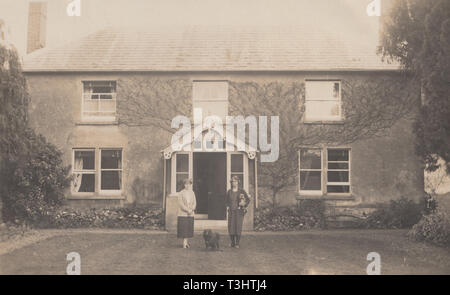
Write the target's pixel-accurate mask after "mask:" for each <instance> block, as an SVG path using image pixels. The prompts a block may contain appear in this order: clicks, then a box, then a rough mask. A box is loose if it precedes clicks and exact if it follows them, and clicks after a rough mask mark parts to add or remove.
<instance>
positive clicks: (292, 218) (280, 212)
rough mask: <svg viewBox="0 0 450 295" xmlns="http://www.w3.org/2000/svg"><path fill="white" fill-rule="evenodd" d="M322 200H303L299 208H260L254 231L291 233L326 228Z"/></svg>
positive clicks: (256, 214)
mask: <svg viewBox="0 0 450 295" xmlns="http://www.w3.org/2000/svg"><path fill="white" fill-rule="evenodd" d="M324 208H325V207H324V203H323V201H322V200H305V202H303V204H302V205H301V206H300V207H294V206H292V207H278V208H260V209H258V210H257V211H256V212H255V219H254V220H255V231H293V230H304V229H311V228H324V227H325V226H326V220H325V214H324Z"/></svg>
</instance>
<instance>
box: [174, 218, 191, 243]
mask: <svg viewBox="0 0 450 295" xmlns="http://www.w3.org/2000/svg"><path fill="white" fill-rule="evenodd" d="M193 236H194V216H178V222H177V237H178V238H192V237H193Z"/></svg>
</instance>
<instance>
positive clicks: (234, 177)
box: [230, 175, 241, 183]
mask: <svg viewBox="0 0 450 295" xmlns="http://www.w3.org/2000/svg"><path fill="white" fill-rule="evenodd" d="M233 181H237V182H238V183H241V179H240V178H239V177H238V176H236V175H234V176H233V177H231V180H230V182H233Z"/></svg>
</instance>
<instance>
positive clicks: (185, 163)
mask: <svg viewBox="0 0 450 295" xmlns="http://www.w3.org/2000/svg"><path fill="white" fill-rule="evenodd" d="M207 131H208V130H206V132H207ZM202 135H203V133H202ZM221 138H223V139H224V140H223V142H222V145H223V144H225V146H226V147H228V148H227V149H224V148H221V146H219V145H216V148H214V149H206V148H205V149H201V148H197V149H196V148H195V147H194V143H198V142H199V140H195V141H194V140H192V141H191V142H190V143H189V145H190V146H189V147H188V148H185V149H182V150H179V151H174V150H172V147H171V146H170V147H168V148H166V149H165V150H164V151H163V155H164V199H163V207H164V210H165V227H166V230H168V231H175V230H176V225H177V213H178V196H177V194H176V193H177V192H179V191H181V190H182V189H183V180H184V179H186V178H190V179H192V180H193V190H194V193H195V196H196V200H197V208H196V210H195V222H194V230H195V231H202V230H204V229H206V228H208V229H214V230H218V231H226V230H227V212H226V193H227V191H228V190H229V189H230V188H231V186H230V180H231V178H232V177H233V176H237V177H239V179H240V180H241V186H242V188H243V189H245V190H246V191H247V193H248V194H249V196H250V198H251V201H250V204H249V208H248V213H247V214H246V216H245V218H244V227H243V229H244V230H253V212H254V209H255V207H256V206H257V161H256V152H255V151H253V150H252V149H250V148H249V147H248V146H247V145H245V150H243V151H235V147H236V146H235V144H234V143H236V142H237V139H236V138H235V140H234V141H231V142H230V141H227V140H226V138H227V137H226V136H223V137H221ZM229 138H231V137H230V136H228V139H229ZM230 146H232V147H233V149H230V148H229V147H230Z"/></svg>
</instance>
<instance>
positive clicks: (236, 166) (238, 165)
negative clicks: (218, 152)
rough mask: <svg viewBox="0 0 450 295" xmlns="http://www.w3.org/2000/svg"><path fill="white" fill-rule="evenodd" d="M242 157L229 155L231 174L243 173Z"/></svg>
mask: <svg viewBox="0 0 450 295" xmlns="http://www.w3.org/2000/svg"><path fill="white" fill-rule="evenodd" d="M243 165H244V163H243V155H241V154H234V155H233V154H231V172H244V166H243Z"/></svg>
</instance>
